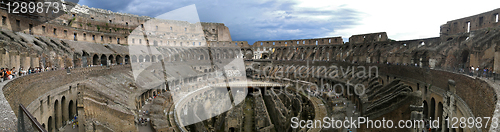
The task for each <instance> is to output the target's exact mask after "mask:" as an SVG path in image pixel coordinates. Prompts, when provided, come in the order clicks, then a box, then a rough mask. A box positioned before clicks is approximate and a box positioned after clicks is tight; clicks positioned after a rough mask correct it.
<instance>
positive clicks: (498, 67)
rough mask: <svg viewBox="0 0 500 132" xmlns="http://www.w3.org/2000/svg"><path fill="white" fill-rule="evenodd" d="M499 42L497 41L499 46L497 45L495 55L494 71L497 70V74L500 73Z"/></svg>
mask: <svg viewBox="0 0 500 132" xmlns="http://www.w3.org/2000/svg"><path fill="white" fill-rule="evenodd" d="M498 43H499V42H497V46H495V55H494V57H493V58H494V62H493V71H495V73H497V74H498V73H500V46H498ZM471 58H472V57H471ZM474 67H475V66H474Z"/></svg>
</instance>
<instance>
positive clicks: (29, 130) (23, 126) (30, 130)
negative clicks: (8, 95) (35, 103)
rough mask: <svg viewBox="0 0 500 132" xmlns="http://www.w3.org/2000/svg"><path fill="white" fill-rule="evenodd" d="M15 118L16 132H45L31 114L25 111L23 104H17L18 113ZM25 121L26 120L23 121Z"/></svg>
mask: <svg viewBox="0 0 500 132" xmlns="http://www.w3.org/2000/svg"><path fill="white" fill-rule="evenodd" d="M18 113H19V114H18V116H17V131H18V132H35V131H38V132H47V130H45V128H43V126H42V125H40V123H39V122H38V121H37V120H36V118H35V117H33V115H31V113H30V112H29V111H28V110H26V108H25V107H24V106H23V104H19V112H18ZM25 119H27V120H25Z"/></svg>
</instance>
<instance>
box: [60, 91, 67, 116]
mask: <svg viewBox="0 0 500 132" xmlns="http://www.w3.org/2000/svg"><path fill="white" fill-rule="evenodd" d="M65 104H66V97H65V96H63V97H62V98H61V118H62V121H65V120H67V119H68V117H66V115H67V113H66V112H68V109H67V108H68V107H67V106H66V105H65Z"/></svg>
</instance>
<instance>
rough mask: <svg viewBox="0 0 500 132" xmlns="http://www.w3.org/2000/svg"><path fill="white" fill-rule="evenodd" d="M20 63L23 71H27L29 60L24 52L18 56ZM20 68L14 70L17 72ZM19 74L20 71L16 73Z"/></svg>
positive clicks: (29, 64)
mask: <svg viewBox="0 0 500 132" xmlns="http://www.w3.org/2000/svg"><path fill="white" fill-rule="evenodd" d="M20 57H21V58H20V62H19V65H20V67H22V68H23V69H25V70H26V69H27V68H29V67H30V66H31V59H30V57H29V55H28V54H27V53H26V52H23V53H21V54H20ZM20 67H16V70H19V68H20ZM18 72H20V71H18Z"/></svg>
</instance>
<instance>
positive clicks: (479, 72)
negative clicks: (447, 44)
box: [463, 66, 494, 78]
mask: <svg viewBox="0 0 500 132" xmlns="http://www.w3.org/2000/svg"><path fill="white" fill-rule="evenodd" d="M467 69H469V75H470V76H478V77H486V78H489V77H491V76H492V75H493V74H492V73H494V72H493V70H492V68H487V67H485V68H479V66H478V67H474V66H471V67H469V68H467ZM463 72H465V71H463Z"/></svg>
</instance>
